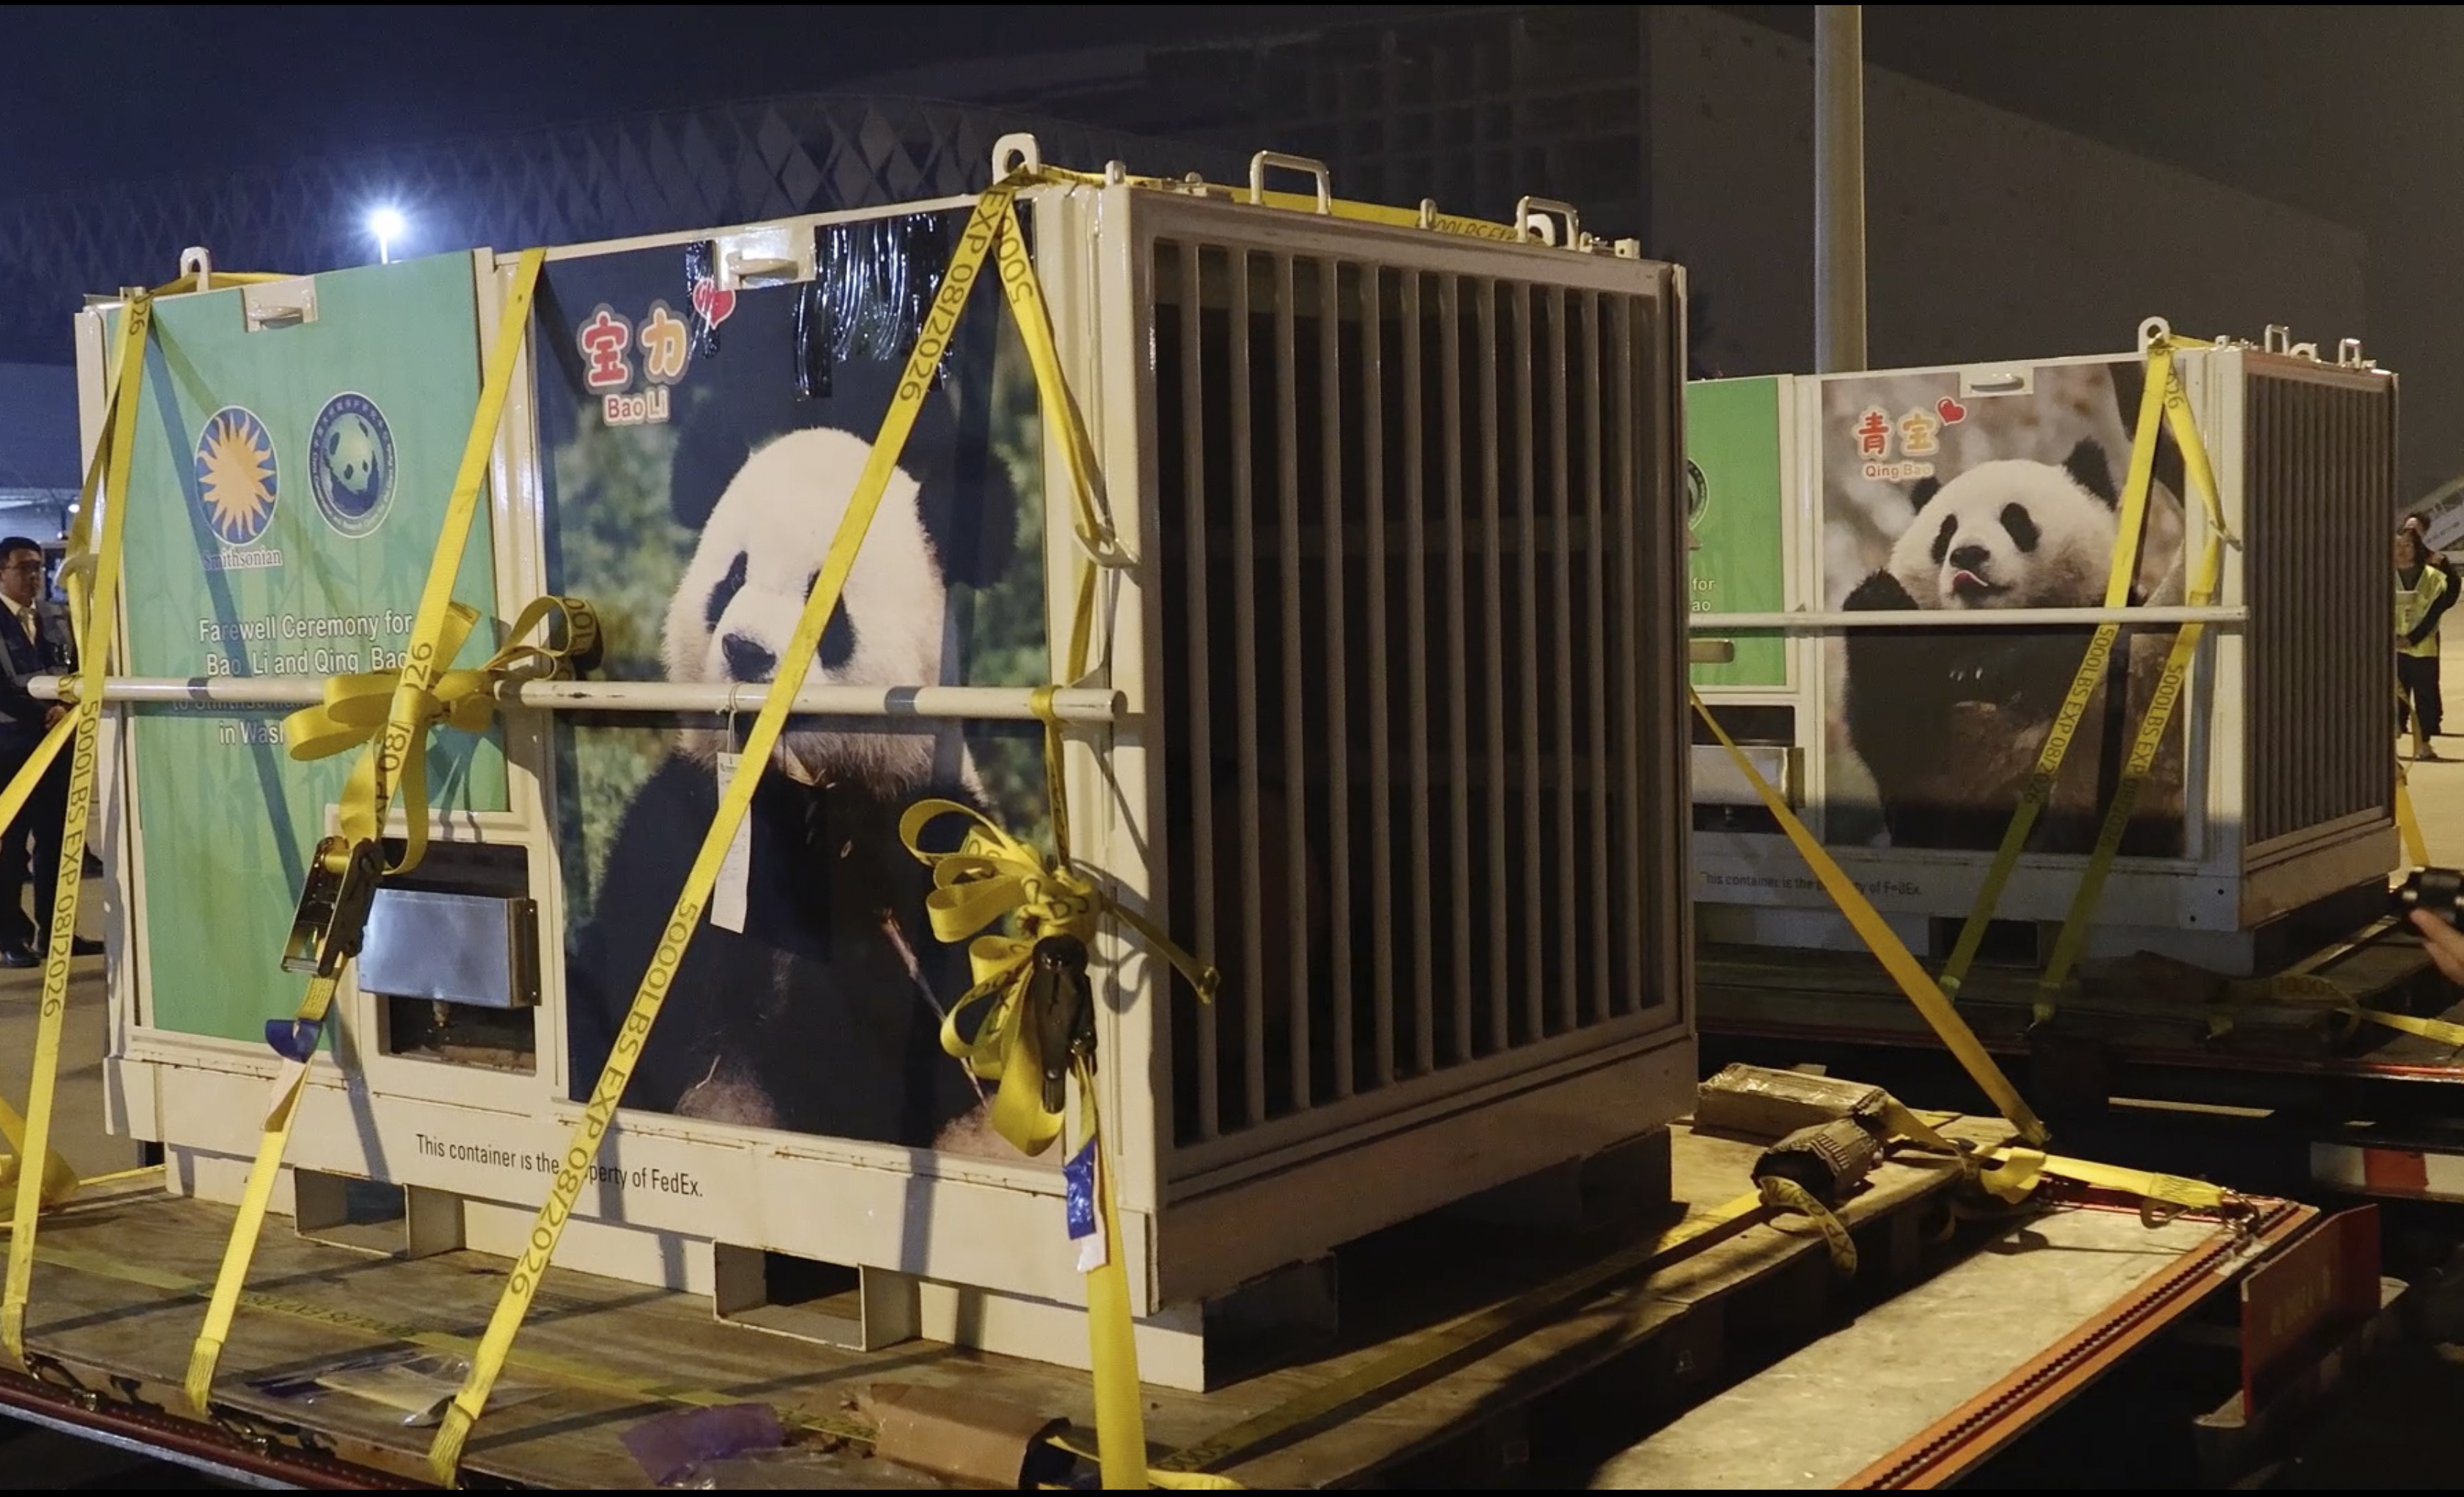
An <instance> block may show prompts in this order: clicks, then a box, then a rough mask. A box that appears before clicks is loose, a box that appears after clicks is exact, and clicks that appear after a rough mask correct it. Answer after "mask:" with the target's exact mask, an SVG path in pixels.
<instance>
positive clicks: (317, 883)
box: [282, 836, 385, 977]
mask: <svg viewBox="0 0 2464 1497" xmlns="http://www.w3.org/2000/svg"><path fill="white" fill-rule="evenodd" d="M384 877H385V851H384V849H383V848H382V847H381V846H380V845H379V844H378V843H376V842H375V841H373V840H370V841H365V842H360V843H356V844H355V843H352V842H348V841H345V840H344V839H343V838H341V837H339V836H329V837H327V838H325V839H324V840H323V841H321V842H319V843H318V844H317V852H316V856H315V857H311V858H310V859H309V860H308V881H307V885H306V887H304V888H302V889H301V890H300V891H299V909H298V912H297V913H296V914H294V915H293V916H292V917H291V939H290V940H289V941H287V942H285V943H283V946H282V969H283V970H284V971H286V972H304V973H307V974H309V975H311V976H315V977H331V976H333V975H334V974H335V973H337V972H339V971H341V969H342V964H343V963H344V962H347V961H349V960H350V959H351V958H352V957H355V956H357V955H359V952H360V939H361V937H362V935H363V933H364V932H365V930H366V928H367V922H368V907H369V905H370V904H371V903H372V902H373V901H374V900H375V898H376V892H377V880H378V879H382V878H384Z"/></svg>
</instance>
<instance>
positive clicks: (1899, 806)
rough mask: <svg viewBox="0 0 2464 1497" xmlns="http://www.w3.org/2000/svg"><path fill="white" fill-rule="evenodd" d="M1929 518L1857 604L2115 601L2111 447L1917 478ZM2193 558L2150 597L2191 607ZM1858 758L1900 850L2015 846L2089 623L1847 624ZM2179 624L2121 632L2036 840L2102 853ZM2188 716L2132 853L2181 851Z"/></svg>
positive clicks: (1849, 695) (2142, 810)
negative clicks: (2108, 815)
mask: <svg viewBox="0 0 2464 1497" xmlns="http://www.w3.org/2000/svg"><path fill="white" fill-rule="evenodd" d="M1908 502H1909V505H1910V506H1911V507H1912V509H1913V510H1914V511H1915V513H1914V515H1913V517H1912V518H1911V519H1910V521H1909V522H1908V526H1907V529H1906V530H1905V531H1903V532H1901V534H1900V536H1899V539H1898V540H1897V541H1896V542H1895V543H1894V545H1893V546H1892V549H1891V553H1890V556H1889V559H1888V561H1887V563H1886V564H1885V565H1884V566H1883V568H1882V569H1881V570H1880V571H1877V572H1875V573H1874V574H1873V575H1870V576H1868V577H1866V578H1865V579H1864V580H1863V581H1862V582H1860V583H1859V584H1858V586H1857V587H1856V589H1855V590H1854V591H1852V592H1851V593H1850V594H1849V595H1848V597H1847V598H1846V600H1845V602H1844V604H1843V605H1842V606H1843V607H1844V608H1845V609H1847V610H1850V611H1857V612H1864V611H1881V612H1895V611H1900V610H1906V609H1964V610H1974V611H1978V612H1986V611H1991V610H1996V609H2013V608H2093V607H2097V606H2100V605H2101V603H2102V602H2103V595H2104V586H2105V576H2106V573H2107V571H2108V569H2109V567H2110V565H2111V561H2112V556H2113V550H2114V539H2115V535H2116V533H2117V532H2118V529H2119V519H2120V516H2119V512H2118V511H2119V508H2120V489H2119V488H2118V487H2117V486H2116V484H2115V483H2114V479H2113V472H2112V468H2111V466H2110V464H2109V463H2108V462H2107V460H2106V456H2105V452H2104V449H2103V447H2102V446H2101V445H2099V444H2098V443H2097V442H2096V441H2095V440H2093V439H2083V440H2081V441H2080V442H2079V444H2078V445H2076V446H2074V447H2073V448H2072V449H2071V451H2070V453H2069V455H2068V456H2067V457H2066V458H2065V459H2064V460H2063V461H2062V462H2061V463H2059V464H2053V463H2041V462H2036V461H2033V460H2030V459H2020V458H2003V459H1997V460H1994V461H1991V462H1986V463H1979V464H1977V465H1975V466H1972V467H1969V468H1968V469H1967V470H1966V471H1964V472H1962V473H1960V474H1958V475H1957V476H1956V477H1953V478H1952V479H1950V480H1949V481H1948V482H1940V481H1938V480H1937V479H1934V478H1925V479H1922V480H1920V481H1918V482H1917V483H1916V484H1915V485H1914V486H1913V487H1912V488H1910V489H1909V490H1908ZM2180 594H2181V580H2180V572H2179V568H2178V565H2177V566H2176V567H2175V568H2173V569H2172V570H2170V571H2169V572H2168V573H2167V575H2166V577H2165V579H2164V581H2163V582H2162V583H2161V584H2160V585H2159V587H2158V588H2157V589H2156V590H2155V592H2154V595H2153V596H2152V597H2149V596H2145V594H2144V593H2143V590H2142V589H2141V588H2139V587H2136V586H2134V587H2133V588H2132V589H2131V598H2130V600H2131V602H2132V604H2134V605H2140V604H2146V603H2150V602H2153V603H2160V604H2165V603H2173V602H2178V601H2179V599H2180ZM1844 633H1845V634H1846V639H1847V643H1846V654H1847V669H1848V679H1847V683H1846V693H1845V696H1846V703H1845V705H1846V727H1847V731H1848V737H1849V742H1850V745H1851V747H1853V748H1854V749H1856V752H1857V755H1858V757H1859V759H1861V760H1862V761H1863V762H1864V764H1865V766H1866V768H1867V770H1869V771H1870V773H1871V774H1872V776H1873V779H1874V784H1875V788H1876V791H1877V792H1878V794H1879V797H1880V799H1881V810H1882V816H1883V822H1884V825H1885V827H1886V828H1887V830H1888V832H1889V835H1890V842H1891V845H1892V846H1894V847H1912V848H1940V849H1964V850H1988V849H1991V848H1993V847H1996V846H1998V845H1999V844H2000V842H2001V839H2002V835H2003V833H2004V830H2005V828H2006V827H2007V826H2008V824H2009V822H2010V819H2011V814H2012V813H2013V810H2014V809H2015V808H2016V806H2017V804H2018V801H2019V797H2020V794H2021V792H2022V791H2023V790H2024V788H2025V786H2026V783H2027V780H2028V777H2029V775H2030V773H2031V772H2032V771H2033V770H2034V769H2035V761H2036V756H2037V753H2038V750H2039V749H2041V748H2042V747H2043V745H2044V742H2045V738H2046V735H2047V733H2048V732H2049V731H2050V730H2051V729H2052V727H2053V726H2054V724H2055V721H2056V718H2057V715H2058V713H2059V711H2060V708H2061V705H2062V701H2063V698H2064V695H2065V694H2066V693H2067V692H2068V690H2069V688H2070V684H2071V681H2072V678H2073V675H2074V673H2075V672H2076V671H2077V670H2078V669H2079V662H2080V660H2081V659H2082V657H2083V656H2084V655H2085V653H2086V649H2087V645H2088V642H2089V640H2090V637H2091V636H2092V635H2093V633H2094V630H2093V629H2092V628H2065V629H2050V628H1991V629H1982V628H1981V629H1976V630H1972V631H1970V630H1961V629H1954V628H1950V627H1947V626H1933V627H1926V628H1915V629H1889V628H1879V627H1860V628H1854V629H1849V630H1846V631H1844ZM2171 634H2172V631H2171V630H2169V629H2165V628H2154V629H2147V628H2141V629H2128V628H2125V629H2124V630H2123V631H2122V634H2121V637H2120V640H2118V642H2117V644H2116V646H2115V649H2114V664H2113V667H2112V669H2111V670H2109V671H2108V673H2107V675H2106V678H2105V681H2104V682H2103V683H2101V685H2100V686H2099V687H2098V689H2097V690H2095V691H2094V692H2093V694H2092V695H2091V697H2090V699H2089V703H2088V708H2087V711H2086V712H2085V714H2084V715H2083V716H2082V718H2081V720H2080V722H2079V728H2078V734H2077V736H2076V737H2075V738H2074V740H2073V742H2072V746H2071V749H2070V750H2069V752H2068V754H2067V755H2066V757H2065V760H2064V766H2063V770H2062V773H2061V776H2060V779H2059V780H2058V781H2057V784H2056V787H2055V792H2054V794H2053V795H2052V797H2051V798H2050V800H2049V802H2048V804H2047V806H2046V807H2045V810H2044V813H2043V814H2042V816H2041V817H2040V819H2039V821H2038V823H2037V826H2038V830H2037V832H2036V833H2035V835H2034V836H2033V837H2032V838H2031V841H2030V843H2029V845H2030V847H2031V848H2032V849H2033V850H2034V851H2036V852H2043V853H2083V852H2086V851H2088V850H2089V849H2090V848H2091V847H2092V846H2093V845H2094V843H2095V840H2096V835H2097V832H2098V829H2099V827H2100V825H2101V820H2102V817H2103V813H2104V808H2105V806H2106V804H2107V802H2108V801H2109V800H2110V799H2111V797H2112V794H2113V792H2114V789H2115V787H2116V785H2117V784H2118V782H2119V778H2120V771H2121V768H2122V764H2123V757H2124V755H2126V753H2127V750H2128V738H2129V735H2130V734H2132V733H2135V732H2136V730H2137V727H2138V725H2139V723H2140V721H2141V719H2142V717H2143V716H2144V715H2145V711H2146V708H2147V705H2148V704H2149V702H2150V701H2151V700H2152V699H2153V696H2154V693H2155V687H2156V683H2157V679H2158V677H2159V675H2160V674H2161V672H2162V670H2163V662H2164V659H2165V655H2166V652H2167V649H2168V648H2169V646H2170V643H2171ZM2181 809H2182V753H2181V728H2180V717H2179V716H2178V715H2177V716H2176V718H2175V724H2174V727H2172V728H2171V729H2170V730H2169V731H2168V732H2167V735H2166V738H2165V740H2164V747H2163V748H2162V749H2160V751H2159V753H2158V755H2157V758H2156V762H2155V764H2154V766H2153V767H2152V769H2151V770H2150V772H2149V775H2148V779H2147V782H2146V784H2145V786H2144V787H2143V789H2142V792H2141V794H2140V797H2139V801H2138V805H2137V807H2136V808H2135V810H2134V812H2133V814H2132V818H2131V822H2130V826H2129V828H2128V830H2127V832H2126V833H2125V835H2124V836H2123V844H2122V851H2123V853H2124V854H2126V855H2130V856H2137V857H2168V856H2178V855H2179V854H2180V852H2181V841H2182V834H2181Z"/></svg>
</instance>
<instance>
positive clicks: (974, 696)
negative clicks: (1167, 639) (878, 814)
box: [26, 676, 1128, 723]
mask: <svg viewBox="0 0 2464 1497" xmlns="http://www.w3.org/2000/svg"><path fill="white" fill-rule="evenodd" d="M765 684H766V683H762V682H744V683H735V684H728V683H698V682H669V681H543V680H517V681H508V682H504V683H500V684H499V685H498V686H497V687H496V700H497V701H498V702H500V703H502V704H504V705H507V706H521V707H529V708H531V709H532V710H534V711H544V712H644V713H662V714H677V713H685V714H697V713H722V712H743V713H747V714H749V713H751V712H752V710H753V709H754V707H755V706H757V705H759V701H760V695H761V690H762V688H763V686H764V685H765ZM26 689H27V691H28V692H29V693H31V694H32V695H33V696H34V697H35V698H36V699H37V700H40V701H46V702H56V701H59V700H61V699H62V695H63V693H62V690H61V680H60V678H59V677H57V676H36V677H33V679H31V680H29V681H28V682H27V683H26ZM324 690H325V678H323V677H322V676H207V677H179V676H112V677H108V678H106V679H105V680H104V683H103V688H102V700H103V701H104V702H105V703H119V704H123V705H149V706H150V705H216V706H230V707H290V706H313V705H316V704H317V703H319V702H321V701H323V700H324ZM1035 695H1036V691H1035V688H1033V687H1030V686H807V687H805V688H804V689H803V691H800V692H798V693H797V694H796V699H795V705H793V706H792V707H791V708H790V709H789V710H791V711H793V712H794V713H796V714H797V715H799V716H815V717H885V718H934V719H950V720H958V721H987V722H1019V723H1023V722H1032V721H1035V719H1036V711H1035ZM1052 710H1053V715H1054V716H1056V717H1058V718H1060V719H1061V720H1062V721H1063V722H1065V723H1117V722H1119V721H1121V720H1122V719H1123V718H1124V717H1126V716H1127V715H1128V712H1127V709H1126V707H1125V706H1124V705H1123V701H1122V697H1121V693H1119V692H1118V691H1114V690H1112V689H1111V688H1109V687H1101V686H1074V687H1065V688H1064V689H1062V690H1059V691H1056V692H1054V693H1053V694H1052Z"/></svg>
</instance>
